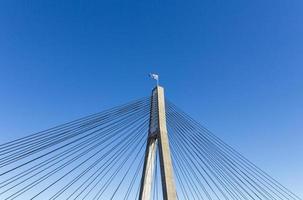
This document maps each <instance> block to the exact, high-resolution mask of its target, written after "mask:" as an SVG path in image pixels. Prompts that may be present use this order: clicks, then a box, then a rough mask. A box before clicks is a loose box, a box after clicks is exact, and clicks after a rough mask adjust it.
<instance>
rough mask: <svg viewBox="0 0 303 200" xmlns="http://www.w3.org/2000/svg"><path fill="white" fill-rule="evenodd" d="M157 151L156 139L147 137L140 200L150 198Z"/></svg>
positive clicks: (148, 199)
mask: <svg viewBox="0 0 303 200" xmlns="http://www.w3.org/2000/svg"><path fill="white" fill-rule="evenodd" d="M156 151H157V139H156V138H152V137H149V138H148V141H147V146H146V151H145V160H144V167H143V174H142V179H141V190H140V196H139V199H140V200H150V198H151V190H152V183H153V175H154V168H155V158H156Z"/></svg>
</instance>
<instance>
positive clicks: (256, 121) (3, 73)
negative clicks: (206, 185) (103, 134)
mask: <svg viewBox="0 0 303 200" xmlns="http://www.w3.org/2000/svg"><path fill="white" fill-rule="evenodd" d="M302 10H303V1H302V0H289V1H286V0H284V1H282V0H255V1H245V0H244V1H243V0H230V1H222V0H187V1H182V0H174V1H169V0H149V1H136V0H127V1H126V0H111V1H102V0H101V1H100V0H99V1H84V0H83V1H79V0H66V1H62V0H51V1H35V0H32V1H16V0H3V1H1V2H0V28H1V29H0V141H1V143H3V142H5V141H9V140H12V139H15V138H17V137H21V136H25V135H27V134H30V133H33V132H37V131H39V130H43V129H46V128H49V127H52V126H54V125H57V124H60V123H63V122H66V121H70V120H73V119H75V118H78V117H81V116H85V115H87V114H90V113H94V112H98V111H101V110H103V109H105V108H109V107H112V106H114V105H119V104H121V103H124V102H127V101H130V100H133V99H137V98H140V97H143V96H148V95H150V92H151V88H152V87H153V84H154V83H153V82H152V81H151V80H149V79H148V77H147V74H148V73H149V72H157V73H159V74H160V77H161V78H160V82H161V84H162V85H163V86H164V87H165V88H166V96H167V97H168V98H169V99H170V100H171V101H173V102H174V103H175V104H177V105H179V107H181V108H182V109H183V110H185V111H186V112H188V113H189V114H191V115H192V116H193V117H194V118H195V119H197V120H198V121H200V122H201V123H202V124H203V125H205V126H207V127H208V128H209V129H210V130H212V131H213V132H214V133H216V134H217V135H218V136H219V137H220V138H222V139H223V140H225V141H226V142H227V143H229V144H231V145H232V146H233V147H235V148H236V149H237V150H238V151H240V152H241V153H242V154H243V155H245V156H246V157H247V158H249V159H250V160H251V161H252V162H254V163H255V164H257V165H258V166H260V167H261V168H263V169H264V170H265V171H267V172H268V173H269V174H271V175H272V176H273V177H275V178H277V179H278V180H279V181H280V182H281V183H282V184H284V185H285V186H287V187H288V188H290V189H291V190H292V191H293V192H295V193H296V194H298V195H300V196H301V197H303V170H302V169H303V134H302V133H303V123H302V120H303V25H302V24H303V23H302V22H303V12H302Z"/></svg>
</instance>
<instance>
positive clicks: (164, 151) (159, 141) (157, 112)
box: [139, 86, 177, 200]
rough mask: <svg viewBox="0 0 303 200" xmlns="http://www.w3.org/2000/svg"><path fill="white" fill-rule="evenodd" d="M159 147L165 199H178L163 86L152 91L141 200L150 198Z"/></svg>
mask: <svg viewBox="0 0 303 200" xmlns="http://www.w3.org/2000/svg"><path fill="white" fill-rule="evenodd" d="M157 148H159V151H158V152H159V154H160V155H159V158H160V169H161V182H162V191H163V199H164V200H176V199H177V194H176V186H175V181H174V174H173V167H172V161H171V155H170V149H169V140H168V136H167V127H166V114H165V100H164V89H163V87H160V86H157V87H155V88H154V89H153V91H152V97H151V108H150V123H149V133H148V139H147V146H146V151H145V161H144V167H143V173H142V178H141V188H140V195H139V200H150V199H151V190H152V185H153V184H152V183H153V177H154V176H153V174H154V168H155V158H156V152H157V151H156V150H157Z"/></svg>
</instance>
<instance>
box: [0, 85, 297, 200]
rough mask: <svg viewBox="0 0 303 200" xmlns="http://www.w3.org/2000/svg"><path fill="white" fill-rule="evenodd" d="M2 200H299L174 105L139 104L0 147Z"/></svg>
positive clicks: (155, 100) (160, 94)
mask: <svg viewBox="0 0 303 200" xmlns="http://www.w3.org/2000/svg"><path fill="white" fill-rule="evenodd" d="M0 199H1V200H13V199H16V200H17V199H19V200H27V199H41V200H48V199H49V200H55V199H59V200H65V199H66V200H68V199H69V200H74V199H80V200H81V199H82V200H86V199H91V200H95V199H96V200H97V199H99V200H111V199H117V200H126V199H131V200H136V199H139V200H151V199H165V200H176V199H179V200H301V199H300V198H299V197H298V196H297V195H295V194H294V193H292V192H291V191H290V190H288V189H287V188H285V187H284V186H283V185H282V184H280V183H279V182H278V181H276V180H275V179H274V178H272V177H271V176H270V175H269V174H267V173H266V172H264V171H262V170H261V169H260V168H258V167H257V166H256V165H254V164H253V163H251V162H250V161H249V160H247V159H246V158H245V157H243V156H242V155H241V154H239V153H238V152H237V151H236V150H234V149H233V148H232V147H230V146H229V145H228V144H226V143H224V141H222V140H220V139H219V138H218V137H216V136H215V135H214V134H213V133H212V132H210V131H209V130H207V129H206V128H205V127H203V126H202V125H200V124H199V123H198V122H197V121H195V120H194V119H192V118H191V117H190V116H189V115H187V114H186V113H185V112H183V111H182V110H181V109H180V108H178V107H177V106H176V105H174V104H173V103H172V102H170V101H168V100H165V98H164V89H163V88H162V87H160V86H157V87H156V88H155V89H154V90H153V91H152V95H151V97H146V98H141V99H138V100H135V101H132V102H130V103H126V104H124V105H121V106H117V107H114V108H111V109H108V110H105V111H103V112H100V113H96V114H93V115H90V116H87V117H83V118H81V119H77V120H74V121H72V122H69V123H65V124H62V125H59V126H56V127H54V128H51V129H48V130H45V131H41V132H38V133H35V134H32V135H28V136H25V137H23V138H19V139H16V140H14V141H11V142H7V143H4V144H1V145H0Z"/></svg>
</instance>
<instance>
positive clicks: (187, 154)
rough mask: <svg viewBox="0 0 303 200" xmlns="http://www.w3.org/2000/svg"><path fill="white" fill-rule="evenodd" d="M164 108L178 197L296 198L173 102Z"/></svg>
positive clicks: (209, 199) (274, 199)
mask: <svg viewBox="0 0 303 200" xmlns="http://www.w3.org/2000/svg"><path fill="white" fill-rule="evenodd" d="M166 110H167V113H166V114H167V124H168V132H169V139H170V148H171V154H172V160H173V167H174V172H175V179H176V184H177V186H176V187H177V191H178V193H177V194H178V199H190V200H195V199H205V200H212V199H216V200H219V199H220V200H222V199H226V200H238V199H240V200H300V198H299V197H298V196H296V195H295V194H293V193H292V192H290V191H289V190H288V189H286V188H285V187H284V186H282V185H281V184H280V183H278V182H277V181H276V180H275V179H273V178H272V177H270V176H269V175H268V174H266V173H265V172H264V171H262V170H261V169H260V168H258V167H257V166H255V165H254V164H253V163H251V162H249V161H248V160H247V159H246V158H244V157H243V156H242V155H240V154H239V153H238V152H236V151H235V150H234V149H233V148H231V147H230V146H228V145H227V144H226V143H224V142H223V141H222V140H220V139H219V138H218V137H216V136H215V135H214V134H212V133H211V132H210V131H209V130H207V129H206V128H204V127H203V126H201V125H200V124H199V123H197V122H196V121H195V120H193V119H192V118H191V117H190V116H188V115H187V114H186V113H184V112H183V111H182V110H181V109H179V108H178V107H177V106H175V105H174V104H173V103H171V102H169V101H167V102H166Z"/></svg>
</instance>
